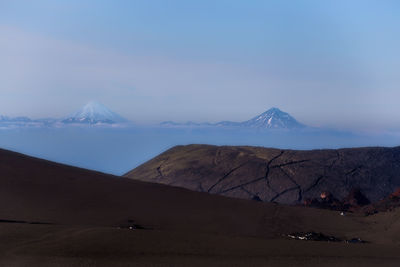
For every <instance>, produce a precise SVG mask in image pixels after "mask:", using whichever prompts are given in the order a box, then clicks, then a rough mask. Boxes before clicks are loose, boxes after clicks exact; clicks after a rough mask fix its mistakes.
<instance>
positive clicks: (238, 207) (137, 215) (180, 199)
mask: <svg viewBox="0 0 400 267" xmlns="http://www.w3.org/2000/svg"><path fill="white" fill-rule="evenodd" d="M0 174H1V176H0V219H4V220H23V221H38V222H48V223H55V224H76V225H100V226H116V225H118V224H119V223H121V222H126V221H128V220H132V221H135V222H136V223H138V224H139V225H143V226H145V227H148V228H152V229H170V230H171V229H173V230H180V231H181V230H182V231H183V230H188V231H193V230H196V231H201V232H212V233H227V234H235V235H250V236H264V237H272V236H279V235H280V234H283V233H286V232H291V231H300V230H306V229H303V228H304V227H305V228H307V229H311V228H313V229H315V230H318V229H320V230H321V231H322V230H324V231H330V232H335V231H336V229H338V225H340V222H342V226H340V227H339V228H341V230H344V229H347V230H346V231H351V230H352V229H356V228H357V227H358V224H357V223H352V222H351V220H348V219H345V218H338V220H339V222H338V221H337V222H336V223H335V224H332V223H331V219H332V218H335V219H336V217H337V215H336V214H334V213H331V212H328V211H322V210H314V209H304V208H299V207H285V206H278V205H273V204H268V203H255V202H250V201H245V200H239V199H230V198H224V197H220V196H216V195H209V194H205V193H198V192H192V191H189V190H186V189H183V188H177V187H169V186H165V185H160V184H153V183H145V182H140V181H134V180H131V179H127V178H118V177H114V176H110V175H105V174H102V173H97V172H92V171H88V170H83V169H78V168H74V167H69V166H64V165H60V164H56V163H52V162H47V161H44V160H39V159H34V158H30V157H27V156H24V155H20V154H16V153H12V152H8V151H3V150H1V151H0ZM313 216H319V217H321V218H322V219H321V221H319V222H318V223H316V222H315V221H314V220H313V219H312V217H313ZM349 221H350V224H349ZM244 226H245V227H244Z"/></svg>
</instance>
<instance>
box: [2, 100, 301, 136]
mask: <svg viewBox="0 0 400 267" xmlns="http://www.w3.org/2000/svg"><path fill="white" fill-rule="evenodd" d="M128 122H129V121H128V120H127V119H125V118H123V117H122V116H120V115H119V114H117V113H115V112H113V111H111V110H110V109H109V108H107V107H106V106H104V105H103V104H100V103H98V102H94V101H92V102H89V103H87V104H86V105H85V106H83V107H82V108H81V109H80V110H78V111H76V112H75V113H72V114H71V115H69V116H67V117H64V118H62V119H55V118H45V119H30V118H28V117H7V116H1V115H0V127H23V126H32V127H40V126H60V125H71V124H72V125H112V124H121V123H128ZM160 125H161V126H162V127H205V126H206V127H221V128H222V127H225V128H231V127H241V128H249V129H301V128H305V127H306V126H305V125H304V124H301V123H299V122H298V121H297V120H296V119H295V118H293V117H292V116H291V115H290V114H288V113H286V112H283V111H281V110H280V109H279V108H271V109H269V110H267V111H266V112H264V113H262V114H260V115H258V116H256V117H254V118H252V119H250V120H247V121H243V122H233V121H221V122H218V123H209V122H205V123H197V122H192V121H188V122H185V123H178V122H173V121H165V122H162V123H161V124H160Z"/></svg>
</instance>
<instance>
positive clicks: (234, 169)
mask: <svg viewBox="0 0 400 267" xmlns="http://www.w3.org/2000/svg"><path fill="white" fill-rule="evenodd" d="M247 163H249V161H246V162H244V163H242V164H240V165H239V166H237V167H235V168H233V169H231V170H230V171H228V172H227V173H226V174H225V175H224V176H223V177H221V178H220V179H219V180H218V181H217V182H216V183H215V184H213V185H212V186H210V188H209V189H208V190H207V192H208V193H210V192H211V190H212V189H213V188H214V187H216V186H217V185H218V184H220V183H221V182H222V181H223V180H225V179H226V178H228V176H229V175H231V174H232V173H233V172H235V171H236V170H238V169H240V168H241V167H243V166H244V165H246V164H247Z"/></svg>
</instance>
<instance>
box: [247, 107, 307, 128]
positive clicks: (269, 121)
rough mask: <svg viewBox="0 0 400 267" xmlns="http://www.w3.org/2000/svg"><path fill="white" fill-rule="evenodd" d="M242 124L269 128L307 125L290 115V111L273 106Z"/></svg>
mask: <svg viewBox="0 0 400 267" xmlns="http://www.w3.org/2000/svg"><path fill="white" fill-rule="evenodd" d="M242 125H243V126H247V127H254V128H269V129H294V128H303V127H305V126H304V125H303V124H301V123H299V122H298V121H297V120H296V119H295V118H293V117H292V116H290V114H289V113H286V112H283V111H281V110H280V109H279V108H271V109H269V110H267V111H266V112H264V113H262V114H260V115H258V116H256V117H254V118H252V119H250V120H248V121H245V122H242Z"/></svg>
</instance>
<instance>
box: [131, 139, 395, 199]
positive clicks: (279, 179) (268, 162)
mask: <svg viewBox="0 0 400 267" xmlns="http://www.w3.org/2000/svg"><path fill="white" fill-rule="evenodd" d="M125 176H126V177H130V178H134V179H139V180H142V181H151V182H157V183H163V184H167V185H174V186H181V187H185V188H188V189H192V190H197V191H202V192H209V193H213V194H220V195H225V196H231V197H237V198H244V199H255V200H262V201H276V202H279V203H286V204H293V203H301V202H303V201H304V200H305V199H307V198H315V197H319V195H320V194H321V192H324V191H329V192H331V193H332V194H333V195H334V196H335V197H337V198H339V199H343V198H345V197H346V196H347V195H348V194H349V192H350V191H351V190H352V189H354V188H357V189H360V190H361V192H363V193H364V194H365V195H366V196H367V198H368V199H369V200H371V201H373V202H375V201H378V200H379V199H381V198H383V197H386V196H387V195H388V194H390V193H392V192H393V191H394V190H395V189H396V188H397V187H399V186H400V147H396V148H379V147H377V148H354V149H338V150H310V151H296V150H278V149H272V148H262V147H229V146H221V147H218V146H209V145H189V146H177V147H174V148H172V149H170V150H168V151H166V152H164V153H162V154H161V155H159V156H157V157H156V158H154V159H152V160H150V161H148V162H147V163H145V164H143V165H141V166H139V167H137V168H136V169H134V170H132V171H131V172H129V173H127V174H126V175H125Z"/></svg>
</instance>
